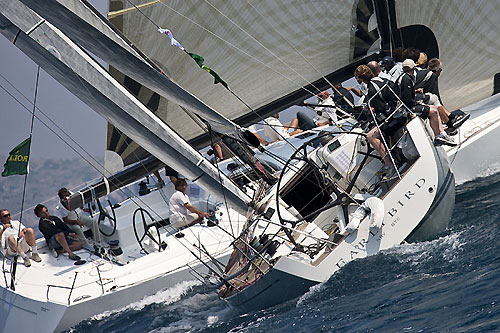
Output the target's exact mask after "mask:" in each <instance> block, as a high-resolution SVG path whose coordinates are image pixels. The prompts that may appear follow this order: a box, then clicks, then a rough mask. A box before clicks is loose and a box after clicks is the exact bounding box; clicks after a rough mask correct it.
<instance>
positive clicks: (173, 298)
mask: <svg viewBox="0 0 500 333" xmlns="http://www.w3.org/2000/svg"><path fill="white" fill-rule="evenodd" d="M198 285H201V282H199V281H196V280H193V281H183V282H181V283H178V284H176V285H175V286H173V287H171V288H168V289H166V290H160V291H159V292H157V293H156V294H154V295H151V296H146V297H144V298H143V299H142V300H140V301H137V302H134V303H130V304H129V305H127V306H125V307H122V308H119V309H115V310H111V311H105V312H103V313H100V314H97V315H95V316H92V317H91V318H90V319H91V320H102V319H104V318H107V317H109V316H111V315H114V314H117V313H120V312H123V311H126V310H135V311H140V310H142V309H143V308H144V307H146V306H147V305H150V304H159V303H162V304H165V305H168V304H172V303H174V302H177V301H178V300H180V299H181V298H182V296H184V295H185V294H186V293H187V292H188V291H190V290H191V289H192V288H193V287H194V286H198Z"/></svg>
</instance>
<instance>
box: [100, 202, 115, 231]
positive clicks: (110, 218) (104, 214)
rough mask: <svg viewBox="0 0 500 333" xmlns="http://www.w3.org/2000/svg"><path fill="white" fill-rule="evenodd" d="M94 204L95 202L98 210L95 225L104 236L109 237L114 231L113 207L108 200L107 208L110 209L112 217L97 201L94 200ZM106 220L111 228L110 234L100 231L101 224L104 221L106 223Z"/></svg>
mask: <svg viewBox="0 0 500 333" xmlns="http://www.w3.org/2000/svg"><path fill="white" fill-rule="evenodd" d="M96 202H97V206H98V208H99V218H98V219H97V224H98V226H99V231H100V232H101V234H103V235H104V236H106V237H110V236H112V235H113V234H114V233H115V231H116V213H115V209H114V208H113V205H112V204H111V201H109V200H108V204H109V207H110V208H111V214H112V215H113V216H111V215H109V213H108V211H107V210H106V209H104V208H103V207H102V205H101V202H100V201H99V200H96ZM106 218H107V221H108V223H109V225H110V227H111V232H110V233H107V232H104V231H103V230H102V229H101V223H103V222H104V221H106Z"/></svg>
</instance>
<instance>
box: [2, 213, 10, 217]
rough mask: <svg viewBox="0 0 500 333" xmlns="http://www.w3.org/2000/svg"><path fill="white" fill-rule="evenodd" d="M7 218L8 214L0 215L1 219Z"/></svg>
mask: <svg viewBox="0 0 500 333" xmlns="http://www.w3.org/2000/svg"><path fill="white" fill-rule="evenodd" d="M7 216H10V213H9V214H5V215H2V218H6V217H7Z"/></svg>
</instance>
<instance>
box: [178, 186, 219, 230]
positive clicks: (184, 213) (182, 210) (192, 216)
mask: <svg viewBox="0 0 500 333" xmlns="http://www.w3.org/2000/svg"><path fill="white" fill-rule="evenodd" d="M175 189H176V190H177V191H175V193H174V194H172V196H171V197H170V200H169V202H168V203H169V207H170V224H172V225H173V226H174V227H175V228H177V229H181V228H187V227H190V226H192V225H195V224H196V223H200V222H201V221H203V218H204V217H209V216H210V214H208V213H206V212H203V211H201V210H199V209H198V208H196V207H195V206H193V205H192V204H191V202H190V201H189V196H188V195H187V194H186V190H187V182H186V180H185V179H183V178H179V179H178V180H177V182H176V183H175Z"/></svg>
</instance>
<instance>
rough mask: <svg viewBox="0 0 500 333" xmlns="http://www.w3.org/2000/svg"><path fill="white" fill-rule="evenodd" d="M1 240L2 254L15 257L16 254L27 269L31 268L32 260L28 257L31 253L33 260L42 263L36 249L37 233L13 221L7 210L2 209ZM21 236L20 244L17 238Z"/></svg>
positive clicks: (0, 211)
mask: <svg viewBox="0 0 500 333" xmlns="http://www.w3.org/2000/svg"><path fill="white" fill-rule="evenodd" d="M0 223H1V224H2V226H1V227H0V238H1V239H2V253H3V254H4V255H9V256H15V255H16V253H17V254H18V255H19V256H21V258H23V261H24V265H25V266H26V267H30V266H31V262H30V258H28V256H27V255H26V253H27V252H29V251H31V259H33V260H34V261H36V262H40V261H42V259H41V258H40V256H39V255H38V250H37V247H36V238H35V232H34V231H33V229H32V228H26V227H25V226H24V225H23V224H22V223H21V222H19V221H15V220H11V217H10V213H9V211H8V210H7V209H0ZM18 236H19V242H17V237H18Z"/></svg>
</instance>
